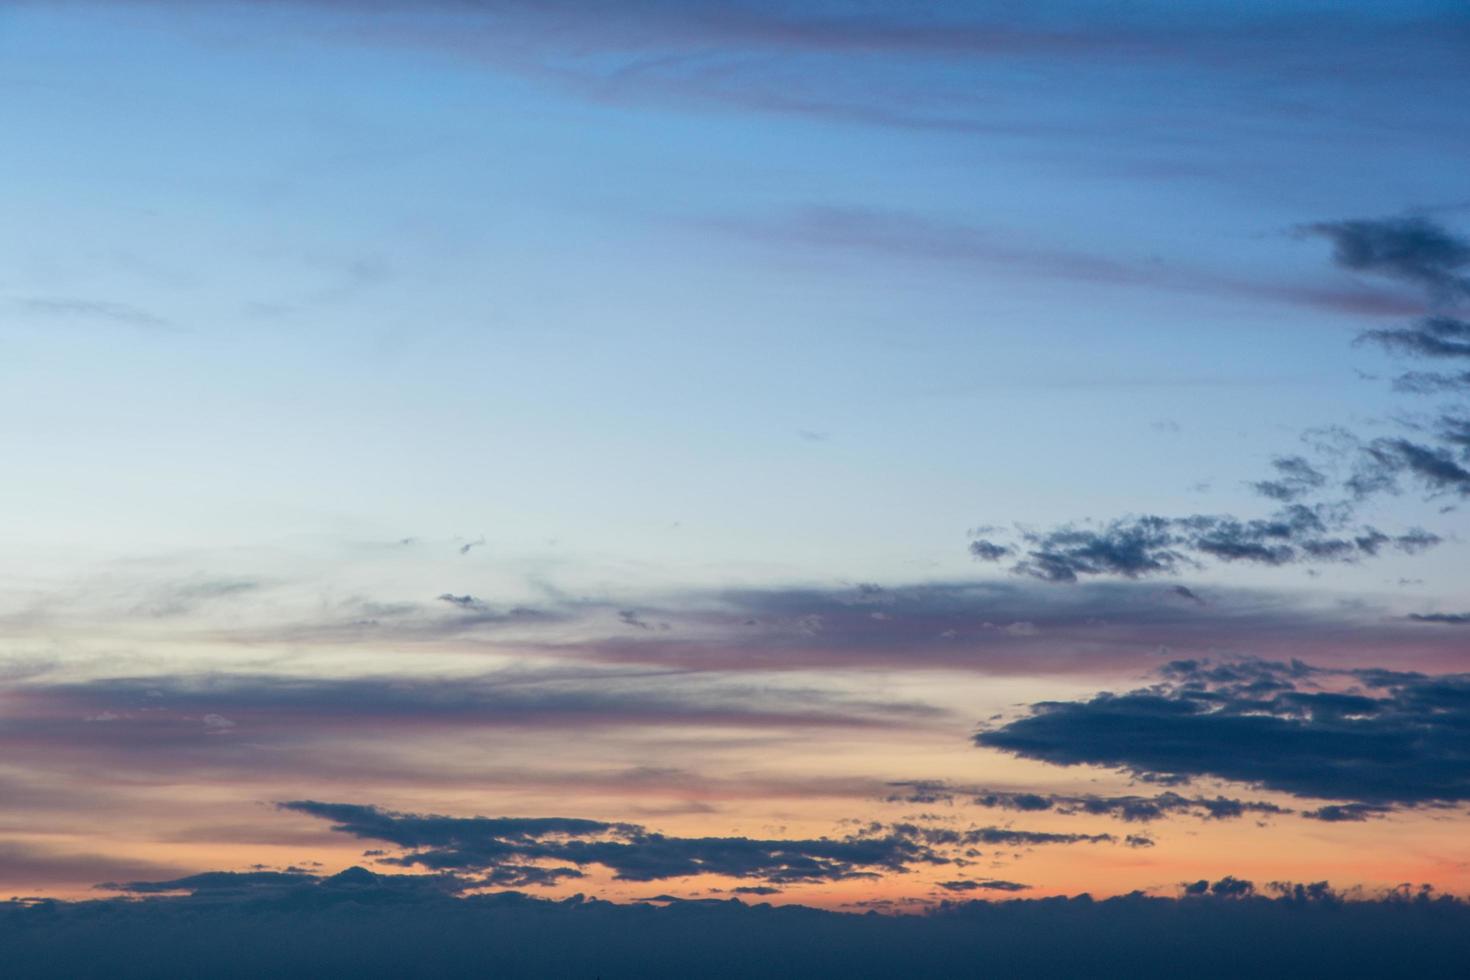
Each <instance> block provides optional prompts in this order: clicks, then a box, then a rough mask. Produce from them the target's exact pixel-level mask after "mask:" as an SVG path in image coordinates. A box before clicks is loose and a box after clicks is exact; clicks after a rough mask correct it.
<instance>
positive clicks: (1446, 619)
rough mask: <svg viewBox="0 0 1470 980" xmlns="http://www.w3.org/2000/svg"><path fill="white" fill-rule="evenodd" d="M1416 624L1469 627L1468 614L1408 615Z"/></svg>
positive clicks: (1469, 615)
mask: <svg viewBox="0 0 1470 980" xmlns="http://www.w3.org/2000/svg"><path fill="white" fill-rule="evenodd" d="M1408 618H1409V619H1411V620H1413V621H1414V622H1416V623H1440V624H1442V625H1444V626H1470V613H1438V612H1436V613H1409V615H1408Z"/></svg>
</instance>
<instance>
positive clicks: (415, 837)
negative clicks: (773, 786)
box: [280, 800, 1050, 884]
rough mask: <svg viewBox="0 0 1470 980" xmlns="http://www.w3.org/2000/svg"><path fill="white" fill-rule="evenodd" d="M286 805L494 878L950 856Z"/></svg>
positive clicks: (785, 876) (872, 844)
mask: <svg viewBox="0 0 1470 980" xmlns="http://www.w3.org/2000/svg"><path fill="white" fill-rule="evenodd" d="M280 807H281V809H283V810H289V811H293V812H297V813H305V814H308V815H310V816H314V817H318V818H321V819H325V820H330V821H332V824H333V826H332V829H333V830H336V831H338V832H340V833H345V834H350V835H352V836H354V837H359V838H362V839H365V840H377V841H386V842H388V843H391V844H394V845H397V846H398V847H401V848H404V853H403V854H402V855H400V856H397V857H392V858H384V859H382V860H383V861H384V863H389V864H396V865H401V866H404V867H412V866H421V867H425V868H429V869H432V870H435V871H454V872H458V873H477V874H478V873H487V872H488V873H490V874H491V875H493V874H494V873H495V872H496V871H497V870H498V869H500V868H503V867H505V866H506V865H508V864H509V865H512V866H517V867H524V866H525V865H527V864H530V863H531V862H537V861H548V862H560V863H562V864H563V865H572V866H575V867H576V868H582V867H586V866H588V865H599V866H602V867H604V868H607V869H609V870H610V871H612V872H613V875H614V877H615V878H617V879H620V880H625V881H658V880H662V879H667V878H684V877H690V876H694V875H705V874H715V875H726V876H731V877H736V878H755V879H758V880H763V881H767V882H771V883H774V884H783V883H791V882H803V881H840V880H843V879H847V878H860V877H874V876H876V874H877V872H878V871H880V870H881V871H889V872H901V871H903V870H905V869H906V868H907V867H908V866H909V865H912V864H924V863H928V864H935V863H945V860H946V859H944V858H942V857H940V856H939V855H938V854H937V853H936V852H935V851H934V850H933V848H932V847H931V846H930V845H929V844H928V843H927V842H926V841H924V840H923V839H922V835H921V834H918V833H915V832H898V831H895V832H888V833H879V832H876V831H875V832H873V833H861V834H856V835H852V836H848V837H845V838H840V839H828V838H820V839H808V840H756V839H751V838H746V837H695V838H685V837H669V836H665V835H663V834H658V833H653V832H650V831H648V830H646V829H645V828H643V827H641V826H638V825H636V824H628V823H605V822H601V821H595V820H581V819H572V818H563V817H550V818H514V817H445V816H437V815H422V814H410V813H395V812H392V811H388V810H382V809H380V808H378V807H373V806H360V805H355V804H344V803H322V802H317V801H314V800H297V801H292V802H288V803H282V804H280ZM1041 836H1043V837H1046V836H1050V835H1041ZM1037 842H1039V843H1047V842H1050V841H1045V840H1039V841H1037ZM553 870H560V869H553Z"/></svg>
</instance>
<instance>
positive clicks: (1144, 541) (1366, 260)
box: [969, 217, 1470, 583]
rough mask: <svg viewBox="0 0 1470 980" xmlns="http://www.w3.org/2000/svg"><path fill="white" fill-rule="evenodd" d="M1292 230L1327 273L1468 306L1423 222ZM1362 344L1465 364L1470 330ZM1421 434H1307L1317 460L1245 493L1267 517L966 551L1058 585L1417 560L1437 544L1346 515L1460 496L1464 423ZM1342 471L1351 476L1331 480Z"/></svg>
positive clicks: (1452, 244) (1056, 532)
mask: <svg viewBox="0 0 1470 980" xmlns="http://www.w3.org/2000/svg"><path fill="white" fill-rule="evenodd" d="M1301 230H1302V232H1303V233H1304V234H1308V235H1315V236H1321V237H1325V238H1328V239H1329V240H1331V241H1332V242H1333V246H1334V252H1333V259H1334V261H1335V262H1336V264H1337V265H1338V266H1340V267H1342V268H1345V269H1349V270H1352V271H1355V272H1362V273H1366V274H1371V275H1376V276H1380V277H1386V278H1389V279H1393V280H1398V281H1401V282H1407V283H1409V284H1412V285H1414V286H1417V287H1419V288H1421V289H1423V290H1424V291H1425V293H1426V300H1425V301H1426V303H1427V304H1428V305H1429V306H1430V307H1435V306H1440V307H1443V306H1444V305H1445V304H1450V305H1455V304H1459V303H1461V302H1462V301H1464V300H1466V299H1467V298H1470V275H1467V274H1466V273H1467V272H1470V239H1466V238H1463V237H1461V236H1459V235H1456V234H1454V233H1452V232H1450V231H1449V230H1448V229H1446V228H1444V227H1443V226H1442V225H1440V224H1437V223H1435V222H1433V221H1430V220H1429V219H1427V218H1423V217H1409V218H1388V219H1361V220H1353V221H1338V222H1319V223H1317V224H1313V225H1307V226H1303V228H1302V229H1301ZM1359 341H1360V342H1365V343H1372V344H1376V345H1378V346H1381V347H1384V348H1387V349H1388V350H1389V351H1391V352H1393V353H1397V354H1401V355H1406V356H1411V357H1425V358H1431V359H1447V358H1464V357H1470V322H1466V321H1464V320H1462V319H1458V318H1456V317H1454V316H1451V315H1447V314H1444V313H1435V314H1433V315H1429V316H1424V317H1421V318H1420V319H1418V320H1416V321H1414V322H1413V323H1412V324H1411V325H1409V326H1405V327H1395V328H1380V329H1375V330H1369V331H1366V332H1364V333H1363V334H1361V335H1360V337H1359ZM1466 382H1470V372H1466V373H1463V374H1451V373H1446V372H1437V371H1435V372H1422V371H1421V372H1408V373H1405V374H1402V375H1400V377H1399V378H1398V380H1397V381H1396V382H1395V387H1396V389H1397V390H1400V391H1405V392H1410V393H1416V394H1439V393H1444V392H1455V391H1460V392H1466V393H1470V383H1466ZM1429 435H1430V438H1429V439H1428V440H1426V439H1425V438H1424V437H1423V435H1422V434H1416V435H1409V434H1400V435H1393V436H1383V437H1378V438H1374V439H1361V438H1359V437H1357V436H1355V435H1353V434H1352V433H1350V432H1348V431H1347V430H1345V429H1341V428H1333V429H1330V430H1326V431H1325V432H1323V433H1309V434H1308V438H1309V439H1310V440H1311V441H1313V442H1314V443H1315V444H1316V445H1315V448H1316V449H1317V450H1318V455H1319V457H1320V458H1318V459H1309V458H1308V457H1306V456H1303V455H1284V456H1278V457H1276V458H1275V459H1274V460H1272V464H1271V465H1272V469H1273V471H1274V473H1273V474H1272V475H1271V476H1270V477H1268V478H1266V479H1260V480H1255V481H1252V482H1251V483H1250V486H1251V487H1252V488H1253V489H1254V490H1255V491H1256V493H1257V494H1259V495H1260V496H1262V497H1264V498H1266V499H1268V500H1272V501H1275V502H1276V503H1277V504H1279V505H1280V506H1279V507H1278V509H1277V510H1276V511H1274V512H1273V513H1271V514H1269V515H1267V516H1265V517H1260V518H1237V517H1234V516H1231V515H1220V514H1193V515H1189V516H1185V517H1173V516H1169V517H1164V516H1157V515H1152V514H1145V515H1134V516H1127V517H1121V518H1114V519H1112V520H1105V521H1089V522H1072V523H1065V524H1060V525H1057V526H1055V527H1052V528H1050V529H1048V530H1041V531H1036V530H1030V529H1025V528H1018V529H1017V532H1016V537H1017V538H1018V540H1017V541H1015V542H1011V541H1005V540H996V539H995V538H994V537H993V536H986V537H983V538H980V539H979V540H974V541H972V542H971V543H970V546H969V549H970V554H971V555H972V556H973V557H974V558H976V559H977V560H980V561H986V562H1001V561H1010V570H1011V571H1012V572H1015V573H1018V574H1022V575H1028V576H1031V577H1033V578H1037V579H1040V580H1042V581H1045V582H1064V583H1065V582H1076V581H1078V580H1079V579H1080V578H1083V577H1103V576H1109V577H1121V578H1139V577H1143V576H1149V575H1168V574H1176V573H1178V572H1179V571H1182V570H1185V569H1196V568H1201V567H1203V565H1204V563H1205V562H1207V561H1215V562H1227V563H1236V562H1241V563H1248V564H1257V565H1265V566H1284V565H1307V566H1314V565H1321V564H1328V563H1335V562H1336V563H1340V562H1356V561H1361V560H1363V559H1367V558H1373V557H1376V556H1378V555H1380V554H1381V553H1383V552H1384V551H1385V550H1397V551H1400V552H1403V553H1406V554H1415V553H1418V552H1420V551H1423V550H1425V549H1427V548H1431V547H1434V546H1435V545H1437V544H1439V543H1440V542H1441V538H1440V536H1439V535H1437V534H1434V533H1433V532H1431V531H1427V530H1425V529H1423V528H1417V527H1415V528H1409V529H1407V530H1403V531H1400V532H1398V533H1394V534H1389V533H1385V532H1383V531H1381V530H1379V529H1378V528H1376V527H1374V526H1372V525H1369V524H1364V523H1361V522H1360V521H1359V520H1358V518H1357V515H1358V512H1359V511H1360V509H1361V508H1362V506H1363V505H1364V503H1365V502H1366V501H1368V500H1369V499H1370V498H1374V497H1378V496H1381V495H1384V494H1397V493H1401V492H1402V490H1403V486H1402V484H1403V482H1404V481H1408V482H1409V483H1412V484H1414V485H1416V486H1417V487H1418V488H1419V489H1420V490H1421V491H1422V492H1423V493H1424V494H1425V495H1426V496H1427V497H1435V496H1438V495H1443V494H1453V495H1456V496H1460V497H1470V418H1467V417H1464V416H1462V415H1458V414H1455V413H1453V412H1446V413H1443V414H1441V415H1440V417H1439V419H1438V421H1437V423H1436V424H1435V426H1434V431H1433V432H1431V433H1430V434H1429ZM1343 460H1347V461H1348V463H1349V471H1348V472H1347V473H1346V474H1343V475H1337V476H1334V475H1333V471H1334V470H1336V469H1340V467H1339V466H1337V465H1336V464H1338V463H1340V462H1341V461H1343Z"/></svg>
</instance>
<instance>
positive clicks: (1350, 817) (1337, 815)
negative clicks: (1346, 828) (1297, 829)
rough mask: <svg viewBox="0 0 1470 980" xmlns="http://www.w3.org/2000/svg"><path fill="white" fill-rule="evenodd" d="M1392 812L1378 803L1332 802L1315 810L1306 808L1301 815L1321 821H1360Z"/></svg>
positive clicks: (1391, 809) (1390, 808) (1389, 808)
mask: <svg viewBox="0 0 1470 980" xmlns="http://www.w3.org/2000/svg"><path fill="white" fill-rule="evenodd" d="M1392 812H1393V808H1392V807H1388V806H1384V805H1382V804H1379V803H1333V804H1329V805H1328V806H1323V807H1318V808H1317V809H1315V810H1306V811H1304V812H1303V813H1302V816H1304V817H1306V818H1307V819H1308V820H1321V821H1322V822H1323V823H1360V822H1362V821H1364V820H1371V819H1372V818H1374V817H1382V816H1386V815H1387V814H1389V813H1392Z"/></svg>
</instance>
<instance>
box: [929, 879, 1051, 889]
mask: <svg viewBox="0 0 1470 980" xmlns="http://www.w3.org/2000/svg"><path fill="white" fill-rule="evenodd" d="M939 887H940V888H943V889H944V890H945V891H949V892H973V891H992V892H1023V891H1029V890H1030V888H1031V886H1030V885H1023V884H1021V883H1020V882H1016V881H1005V880H1003V879H1000V878H983V879H981V880H979V881H968V880H959V881H941V882H940V883H939Z"/></svg>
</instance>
